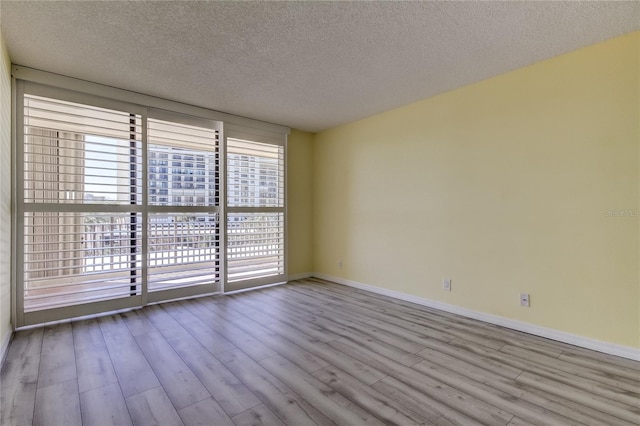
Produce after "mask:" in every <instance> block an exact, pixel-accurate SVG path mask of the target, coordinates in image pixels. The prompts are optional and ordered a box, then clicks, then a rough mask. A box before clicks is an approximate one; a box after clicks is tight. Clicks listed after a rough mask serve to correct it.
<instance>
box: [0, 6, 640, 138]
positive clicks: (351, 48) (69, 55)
mask: <svg viewBox="0 0 640 426" xmlns="http://www.w3.org/2000/svg"><path fill="white" fill-rule="evenodd" d="M0 15H1V16H0V23H1V24H2V33H3V36H4V39H5V42H6V44H7V47H8V49H9V54H10V56H11V59H12V61H13V62H14V63H16V64H19V65H24V66H28V67H33V68H38V69H42V70H46V71H51V72H55V73H59V74H63V75H68V76H71V77H77V78H81V79H85V80H89V81H94V82H97V83H102V84H106V85H110V86H115V87H119V88H123V89H128V90H133V91H136V92H141V93H145V94H149V95H155V96H159V97H162V98H166V99H171V100H176V101H181V102H185V103H189V104H193V105H197V106H202V107H206V108H211V109H215V110H219V111H224V112H229V113H233V114H238V115H243V116H247V117H251V118H256V119H260V120H264V121H269V122H273V123H278V124H283V125H287V126H291V127H295V128H299V129H303V130H309V131H318V130H322V129H326V128H330V127H333V126H336V125H338V124H342V123H346V122H350V121H354V120H357V119H359V118H363V117H366V116H369V115H372V114H375V113H378V112H382V111H386V110H389V109H392V108H395V107H398V106H401V105H405V104H408V103H410V102H413V101H417V100H419V99H423V98H426V97H429V96H433V95H435V94H438V93H442V92H444V91H447V90H451V89H454V88H457V87H460V86H462V85H465V84H469V83H473V82H476V81H479V80H483V79H486V78H488V77H491V76H494V75H497V74H500V73H504V72H507V71H510V70H513V69H516V68H519V67H522V66H525V65H528V64H531V63H534V62H537V61H540V60H543V59H547V58H550V57H552V56H556V55H559V54H562V53H565V52H568V51H571V50H574V49H577V48H580V47H583V46H587V45H590V44H593V43H596V42H599V41H602V40H605V39H608V38H611V37H614V36H617V35H620V34H624V33H627V32H630V31H633V30H636V29H638V28H640V3H638V2H574V1H572V2H464V3H462V2H302V1H300V2H195V1H186V2H151V1H141V2H107V1H90V2H89V1H87V2H80V1H75V2H35V1H24V2H12V1H1V2H0Z"/></svg>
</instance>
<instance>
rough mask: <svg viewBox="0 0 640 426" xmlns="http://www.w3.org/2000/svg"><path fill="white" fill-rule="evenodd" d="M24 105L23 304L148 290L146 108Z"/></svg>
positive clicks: (35, 99) (35, 307)
mask: <svg viewBox="0 0 640 426" xmlns="http://www.w3.org/2000/svg"><path fill="white" fill-rule="evenodd" d="M23 103H24V109H23V111H24V128H23V136H24V139H23V140H24V142H23V144H22V152H21V155H22V158H23V162H22V167H23V176H24V179H23V181H22V183H21V184H22V192H23V199H22V205H23V217H22V225H23V226H22V228H21V229H20V230H19V231H22V232H21V234H22V238H23V241H24V243H23V244H24V246H23V247H24V249H23V252H22V256H23V259H22V260H23V262H22V263H21V264H20V265H19V267H21V268H22V274H23V280H24V285H23V291H24V295H23V299H22V303H23V309H24V312H25V313H29V312H33V311H40V310H45V309H57V308H62V307H68V306H72V305H81V304H86V303H94V302H100V301H106V300H114V299H122V298H127V299H129V298H131V297H132V296H138V295H140V292H141V267H142V263H141V257H140V249H141V243H140V240H141V238H140V224H141V217H140V216H141V209H140V202H141V191H142V179H141V166H142V150H141V133H142V124H141V116H140V115H139V114H135V113H131V112H129V111H119V110H113V109H107V108H100V107H96V106H92V105H85V104H81V103H76V102H69V101H65V100H62V99H54V98H48V97H44V96H37V95H33V94H25V96H24V100H23ZM137 302H138V303H139V300H137ZM130 304H131V303H130V302H126V303H124V304H122V305H119V304H117V303H116V304H113V305H111V306H113V307H118V306H128V305H130Z"/></svg>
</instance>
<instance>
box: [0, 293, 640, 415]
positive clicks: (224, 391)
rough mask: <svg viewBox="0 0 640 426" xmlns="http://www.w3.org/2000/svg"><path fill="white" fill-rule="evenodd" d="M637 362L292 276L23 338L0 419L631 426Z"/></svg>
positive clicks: (636, 411) (11, 361) (6, 378)
mask: <svg viewBox="0 0 640 426" xmlns="http://www.w3.org/2000/svg"><path fill="white" fill-rule="evenodd" d="M639 369H640V363H637V362H633V361H630V360H625V359H621V358H616V357H614V356H610V355H604V354H600V353H597V352H592V351H588V350H585V349H581V348H577V347H573V346H570V345H566V344H561V343H557V342H553V341H550V340H546V339H542V338H539V337H534V336H530V335H527V334H523V333H518V332H515V331H511V330H507V329H503V328H500V327H496V326H492V325H488V324H485V323H482V322H479V321H474V320H469V319H465V318H462V317H458V316H455V315H451V314H447V313H443V312H439V311H435V310H431V309H427V308H425V307H422V306H418V305H413V304H411V303H406V302H402V301H398V300H395V299H390V298H386V297H383V296H380V295H376V294H372V293H367V292H364V291H359V290H355V289H352V288H348V287H343V286H340V285H337V284H331V283H327V282H323V281H319V280H302V281H297V282H294V283H291V284H289V285H286V286H278V287H272V288H268V289H264V290H258V291H252V292H248V293H242V294H237V295H234V296H226V297H216V298H211V297H208V298H201V299H192V300H189V301H182V302H173V303H166V304H163V305H156V306H151V307H146V308H144V309H139V310H135V311H130V312H127V313H123V314H118V315H112V316H105V317H98V318H94V319H89V320H82V321H76V322H67V323H64V324H57V325H53V326H46V327H44V328H37V329H32V330H26V331H21V332H19V333H17V334H16V336H15V338H14V340H13V342H12V344H11V346H10V348H9V352H8V355H7V359H6V361H5V365H4V368H3V370H2V376H1V378H2V382H1V383H2V390H1V392H2V424H3V425H4V424H6V425H31V424H34V425H52V426H56V425H60V426H72V425H76V424H87V425H90V424H91V425H109V424H116V425H127V424H135V425H152V424H167V425H176V424H186V425H191V424H204V425H216V426H217V425H237V426H245V425H260V424H264V425H282V424H287V425H295V426H301V425H307V424H320V425H333V424H337V425H349V426H355V425H364V424H367V425H369V424H371V425H373V424H376V425H380V424H389V425H391V424H397V425H414V424H434V425H450V424H462V425H470V424H490V425H507V424H508V425H529V424H544V425H550V424H589V425H598V426H600V425H623V424H625V425H630V424H636V425H637V424H639V421H640V399H639V394H640V370H639Z"/></svg>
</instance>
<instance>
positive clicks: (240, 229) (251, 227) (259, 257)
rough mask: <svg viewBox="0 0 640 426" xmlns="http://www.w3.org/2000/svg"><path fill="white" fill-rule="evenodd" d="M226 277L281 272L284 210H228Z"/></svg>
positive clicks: (249, 276) (236, 278)
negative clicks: (281, 211)
mask: <svg viewBox="0 0 640 426" xmlns="http://www.w3.org/2000/svg"><path fill="white" fill-rule="evenodd" d="M227 256H228V259H227V265H228V272H227V279H228V280H229V281H230V282H231V281H240V280H245V279H252V278H262V277H268V276H272V275H280V274H284V214H283V213H229V215H228V222H227Z"/></svg>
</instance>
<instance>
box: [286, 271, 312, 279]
mask: <svg viewBox="0 0 640 426" xmlns="http://www.w3.org/2000/svg"><path fill="white" fill-rule="evenodd" d="M312 276H314V275H313V274H312V273H311V272H303V273H301V274H292V275H289V279H288V280H287V281H295V280H303V279H305V278H311V277H312Z"/></svg>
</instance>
